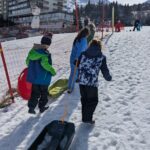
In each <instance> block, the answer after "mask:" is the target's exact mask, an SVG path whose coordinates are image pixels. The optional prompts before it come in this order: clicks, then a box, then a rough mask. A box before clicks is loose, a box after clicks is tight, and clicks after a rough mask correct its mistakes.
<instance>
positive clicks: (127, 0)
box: [80, 0, 146, 5]
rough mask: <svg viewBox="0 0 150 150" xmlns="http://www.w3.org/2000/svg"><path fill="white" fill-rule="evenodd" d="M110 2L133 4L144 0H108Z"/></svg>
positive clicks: (96, 0) (82, 0)
mask: <svg viewBox="0 0 150 150" xmlns="http://www.w3.org/2000/svg"><path fill="white" fill-rule="evenodd" d="M80 1H81V2H88V0H80ZM91 1H93V2H98V1H99V0H91ZM109 1H110V2H112V1H118V3H121V4H129V5H133V4H138V3H143V2H145V1H146V0H109Z"/></svg>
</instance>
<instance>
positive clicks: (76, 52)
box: [70, 37, 88, 64]
mask: <svg viewBox="0 0 150 150" xmlns="http://www.w3.org/2000/svg"><path fill="white" fill-rule="evenodd" d="M87 47H88V43H87V38H86V37H84V38H82V39H81V40H80V41H77V42H76V43H75V45H73V47H72V51H71V56H70V64H74V61H75V60H77V59H78V58H79V56H80V54H81V53H82V52H84V51H85V50H86V49H87Z"/></svg>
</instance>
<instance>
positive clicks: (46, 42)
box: [41, 36, 51, 46]
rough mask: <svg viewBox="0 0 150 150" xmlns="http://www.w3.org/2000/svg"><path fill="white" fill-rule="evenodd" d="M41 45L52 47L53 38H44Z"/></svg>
mask: <svg viewBox="0 0 150 150" xmlns="http://www.w3.org/2000/svg"><path fill="white" fill-rule="evenodd" d="M41 44H43V45H48V46H49V45H51V37H49V36H43V37H42V39H41Z"/></svg>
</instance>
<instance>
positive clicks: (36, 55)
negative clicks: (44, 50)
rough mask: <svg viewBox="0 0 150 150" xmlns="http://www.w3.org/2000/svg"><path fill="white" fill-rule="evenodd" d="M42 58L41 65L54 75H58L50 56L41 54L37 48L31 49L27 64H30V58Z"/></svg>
mask: <svg viewBox="0 0 150 150" xmlns="http://www.w3.org/2000/svg"><path fill="white" fill-rule="evenodd" d="M39 59H41V66H42V67H43V68H44V69H45V70H46V71H48V72H50V73H51V74H52V75H53V76H54V75H56V71H55V69H54V68H53V67H52V66H51V65H50V64H49V61H48V57H47V55H45V54H39V53H37V52H36V51H35V50H31V51H30V52H29V54H28V57H27V59H26V64H27V66H28V65H29V62H30V60H32V61H33V60H39Z"/></svg>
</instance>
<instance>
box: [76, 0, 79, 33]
mask: <svg viewBox="0 0 150 150" xmlns="http://www.w3.org/2000/svg"><path fill="white" fill-rule="evenodd" d="M75 11H76V32H78V31H79V14H78V4H77V0H75Z"/></svg>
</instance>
